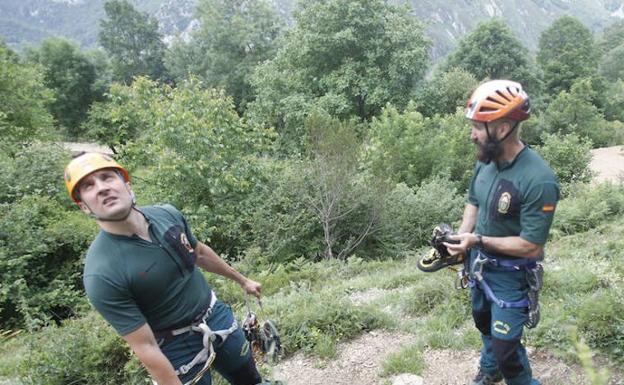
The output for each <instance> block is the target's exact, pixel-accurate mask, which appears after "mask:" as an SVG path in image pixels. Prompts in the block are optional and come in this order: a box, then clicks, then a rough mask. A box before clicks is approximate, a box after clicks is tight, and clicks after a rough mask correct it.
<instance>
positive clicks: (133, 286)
mask: <svg viewBox="0 0 624 385" xmlns="http://www.w3.org/2000/svg"><path fill="white" fill-rule="evenodd" d="M140 211H141V212H142V213H143V214H144V215H145V218H146V219H147V221H148V223H149V228H148V229H149V234H150V238H151V239H152V242H148V241H146V240H144V239H141V238H140V237H138V236H137V235H133V236H131V237H127V236H123V235H116V234H111V233H107V232H105V231H100V233H99V234H98V235H97V237H96V238H95V240H94V241H93V243H92V244H91V247H90V248H89V250H88V251H87V258H86V262H85V268H84V279H83V280H84V285H85V289H86V292H87V296H88V298H89V301H90V302H91V304H92V305H93V306H94V307H95V308H96V309H97V311H98V312H100V313H101V314H102V316H103V317H104V318H105V319H106V320H107V321H108V322H109V323H110V324H111V325H112V326H113V327H114V328H115V330H117V332H118V333H119V334H120V335H122V336H123V335H126V334H128V333H131V332H133V331H135V330H136V329H138V328H139V327H141V326H143V325H144V324H145V323H148V324H149V325H150V327H151V328H152V329H153V330H164V329H171V328H176V327H181V326H185V325H188V324H190V323H191V321H192V320H193V318H194V317H195V316H196V315H198V314H199V313H201V311H202V310H203V309H205V307H206V305H207V302H208V301H209V300H210V293H211V289H210V287H209V286H208V283H207V282H206V279H205V278H204V276H203V275H202V273H201V272H200V271H199V269H198V268H197V267H196V266H195V261H196V256H195V252H194V250H193V248H194V247H195V246H196V245H197V240H196V239H195V237H194V236H193V234H192V233H191V231H190V229H189V228H188V225H187V224H186V220H185V219H184V217H183V216H182V214H181V213H180V212H179V211H178V210H176V209H175V208H174V207H173V206H171V205H162V206H148V207H142V208H140Z"/></svg>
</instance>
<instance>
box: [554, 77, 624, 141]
mask: <svg viewBox="0 0 624 385" xmlns="http://www.w3.org/2000/svg"><path fill="white" fill-rule="evenodd" d="M594 97H595V91H594V90H593V88H592V82H591V79H579V80H578V81H576V82H575V83H574V85H573V86H572V89H571V90H570V91H569V92H567V91H563V92H561V93H560V94H559V95H557V97H556V98H555V99H554V100H553V101H552V102H551V103H550V105H549V106H548V109H547V110H546V112H545V113H544V116H543V119H544V125H545V127H546V130H547V132H550V133H559V134H571V133H575V134H577V135H579V136H581V137H584V138H587V139H590V140H591V142H592V144H593V146H594V147H605V146H610V145H615V144H618V143H621V142H622V140H623V132H622V128H621V125H619V124H617V122H607V121H606V120H605V118H604V116H603V114H602V113H601V112H600V110H599V109H598V107H596V106H595V105H594V104H593V103H592V99H593V98H594Z"/></svg>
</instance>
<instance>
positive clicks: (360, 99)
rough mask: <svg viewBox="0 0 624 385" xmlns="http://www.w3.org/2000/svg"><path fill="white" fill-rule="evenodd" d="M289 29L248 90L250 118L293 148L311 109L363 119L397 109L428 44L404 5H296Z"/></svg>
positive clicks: (420, 71) (311, 0) (421, 68)
mask: <svg viewBox="0 0 624 385" xmlns="http://www.w3.org/2000/svg"><path fill="white" fill-rule="evenodd" d="M294 17H295V20H296V24H295V26H294V27H293V29H291V30H289V31H288V32H287V33H286V34H285V37H284V39H283V43H282V45H281V47H280V49H279V50H278V52H277V55H276V57H275V58H274V59H272V60H270V61H268V62H267V63H265V64H263V65H261V66H260V67H259V69H258V70H257V72H256V74H255V76H254V80H253V85H254V89H255V92H256V101H255V102H254V103H253V104H252V106H251V107H250V113H251V116H252V117H253V119H255V120H257V121H261V122H263V123H265V124H268V125H271V126H274V127H275V128H276V129H277V131H278V132H279V133H280V135H281V136H282V139H283V141H285V143H288V144H290V145H291V146H292V145H294V146H295V148H301V147H302V145H303V144H304V143H305V132H304V131H302V128H303V121H304V119H305V116H306V115H307V113H308V111H310V110H311V108H312V107H316V108H321V109H323V110H325V111H327V112H328V113H329V114H330V115H331V116H333V117H337V118H339V119H343V120H344V119H348V118H349V117H351V116H357V117H359V118H361V119H370V118H371V117H372V116H374V115H376V114H378V113H379V112H380V111H381V109H382V107H383V106H385V105H386V104H387V103H393V104H395V105H397V106H399V107H402V106H405V104H406V102H407V100H408V99H409V96H410V94H411V93H412V91H413V87H414V85H415V83H416V81H417V80H419V79H421V78H422V77H423V75H424V73H425V71H426V68H427V65H428V54H427V51H428V49H429V42H428V40H427V39H426V38H425V37H424V34H423V28H422V26H421V25H420V23H419V22H417V20H416V19H415V18H414V17H413V16H411V15H410V13H409V10H408V9H407V8H404V7H396V6H393V5H390V4H388V3H386V2H384V1H382V0H365V1H361V0H360V1H354V0H351V1H339V0H331V1H324V2H320V1H316V0H307V1H302V2H299V3H298V9H297V11H296V12H295V14H294Z"/></svg>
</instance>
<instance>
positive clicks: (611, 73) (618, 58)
mask: <svg viewBox="0 0 624 385" xmlns="http://www.w3.org/2000/svg"><path fill="white" fill-rule="evenodd" d="M600 73H601V74H602V75H603V76H604V77H605V78H607V80H609V81H611V82H616V81H618V80H623V79H624V43H622V44H620V45H619V46H617V47H615V48H613V49H612V50H610V51H609V52H607V53H606V54H605V55H604V56H603V57H602V61H601V63H600Z"/></svg>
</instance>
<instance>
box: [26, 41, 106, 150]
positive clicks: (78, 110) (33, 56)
mask: <svg viewBox="0 0 624 385" xmlns="http://www.w3.org/2000/svg"><path fill="white" fill-rule="evenodd" d="M26 57H27V59H28V60H29V61H30V62H32V63H38V64H40V65H41V67H42V68H43V70H44V83H45V85H46V86H47V87H48V88H50V89H51V90H53V91H54V93H55V97H56V98H55V100H54V102H53V103H52V104H51V105H50V110H51V112H52V115H53V116H54V118H55V119H56V121H57V122H58V123H59V124H60V125H61V126H62V127H63V128H64V131H65V132H66V134H67V136H68V137H69V138H71V139H75V138H77V137H79V136H80V130H79V128H80V124H81V122H82V121H83V120H85V119H86V117H87V110H88V109H89V107H90V106H91V103H92V102H93V101H94V100H96V99H97V98H98V97H101V94H98V92H97V91H98V90H96V89H95V81H96V79H97V74H96V69H95V66H94V64H93V63H91V61H90V60H89V58H88V56H87V55H86V54H84V53H83V52H81V51H80V48H79V47H78V45H76V44H75V43H73V42H71V41H69V40H66V39H63V38H57V37H52V38H48V39H46V40H44V41H43V42H42V43H41V46H40V47H39V48H36V49H35V48H31V49H29V50H27V52H26Z"/></svg>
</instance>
